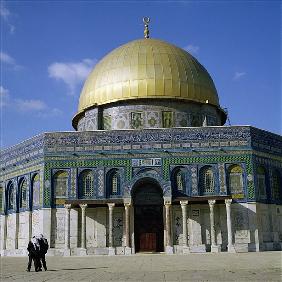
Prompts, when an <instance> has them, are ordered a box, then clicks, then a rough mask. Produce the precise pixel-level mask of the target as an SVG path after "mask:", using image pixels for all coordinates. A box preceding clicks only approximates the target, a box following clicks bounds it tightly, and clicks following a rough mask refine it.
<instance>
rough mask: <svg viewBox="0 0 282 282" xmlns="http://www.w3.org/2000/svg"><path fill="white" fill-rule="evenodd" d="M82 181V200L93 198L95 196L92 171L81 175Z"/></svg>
mask: <svg viewBox="0 0 282 282" xmlns="http://www.w3.org/2000/svg"><path fill="white" fill-rule="evenodd" d="M80 179H81V181H80V187H79V188H80V191H81V193H80V195H81V197H82V198H92V197H93V195H94V185H93V182H94V178H93V174H92V171H90V170H88V171H84V172H82V174H81V178H80Z"/></svg>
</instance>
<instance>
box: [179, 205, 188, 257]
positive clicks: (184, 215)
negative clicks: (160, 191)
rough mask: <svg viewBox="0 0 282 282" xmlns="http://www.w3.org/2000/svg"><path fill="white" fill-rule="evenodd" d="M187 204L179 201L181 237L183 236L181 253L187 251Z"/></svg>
mask: <svg viewBox="0 0 282 282" xmlns="http://www.w3.org/2000/svg"><path fill="white" fill-rule="evenodd" d="M187 204H188V201H180V205H181V210H182V230H183V232H182V235H183V241H182V245H183V253H186V252H187V251H188V238H187V237H188V236H187V233H188V232H187Z"/></svg>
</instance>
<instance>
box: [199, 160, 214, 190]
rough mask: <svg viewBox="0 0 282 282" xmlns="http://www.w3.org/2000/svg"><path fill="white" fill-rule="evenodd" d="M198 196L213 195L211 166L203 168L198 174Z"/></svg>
mask: <svg viewBox="0 0 282 282" xmlns="http://www.w3.org/2000/svg"><path fill="white" fill-rule="evenodd" d="M199 178H200V179H199V183H200V195H212V194H214V193H215V179H214V172H213V170H212V167H211V166H208V165H207V166H204V167H202V168H201V169H200V174H199Z"/></svg>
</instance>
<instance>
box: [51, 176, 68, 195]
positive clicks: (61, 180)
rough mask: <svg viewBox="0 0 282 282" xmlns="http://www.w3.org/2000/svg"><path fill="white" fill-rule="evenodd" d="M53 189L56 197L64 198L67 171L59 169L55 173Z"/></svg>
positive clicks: (66, 187)
mask: <svg viewBox="0 0 282 282" xmlns="http://www.w3.org/2000/svg"><path fill="white" fill-rule="evenodd" d="M54 189H55V197H56V198H65V197H66V196H67V189H68V173H67V172H66V171H60V172H57V173H56V174H55V177H54Z"/></svg>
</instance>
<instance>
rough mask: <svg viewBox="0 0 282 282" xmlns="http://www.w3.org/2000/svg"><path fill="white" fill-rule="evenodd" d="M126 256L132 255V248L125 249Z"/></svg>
mask: <svg viewBox="0 0 282 282" xmlns="http://www.w3.org/2000/svg"><path fill="white" fill-rule="evenodd" d="M124 254H125V255H126V256H128V255H131V254H132V249H131V248H130V247H125V248H124Z"/></svg>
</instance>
